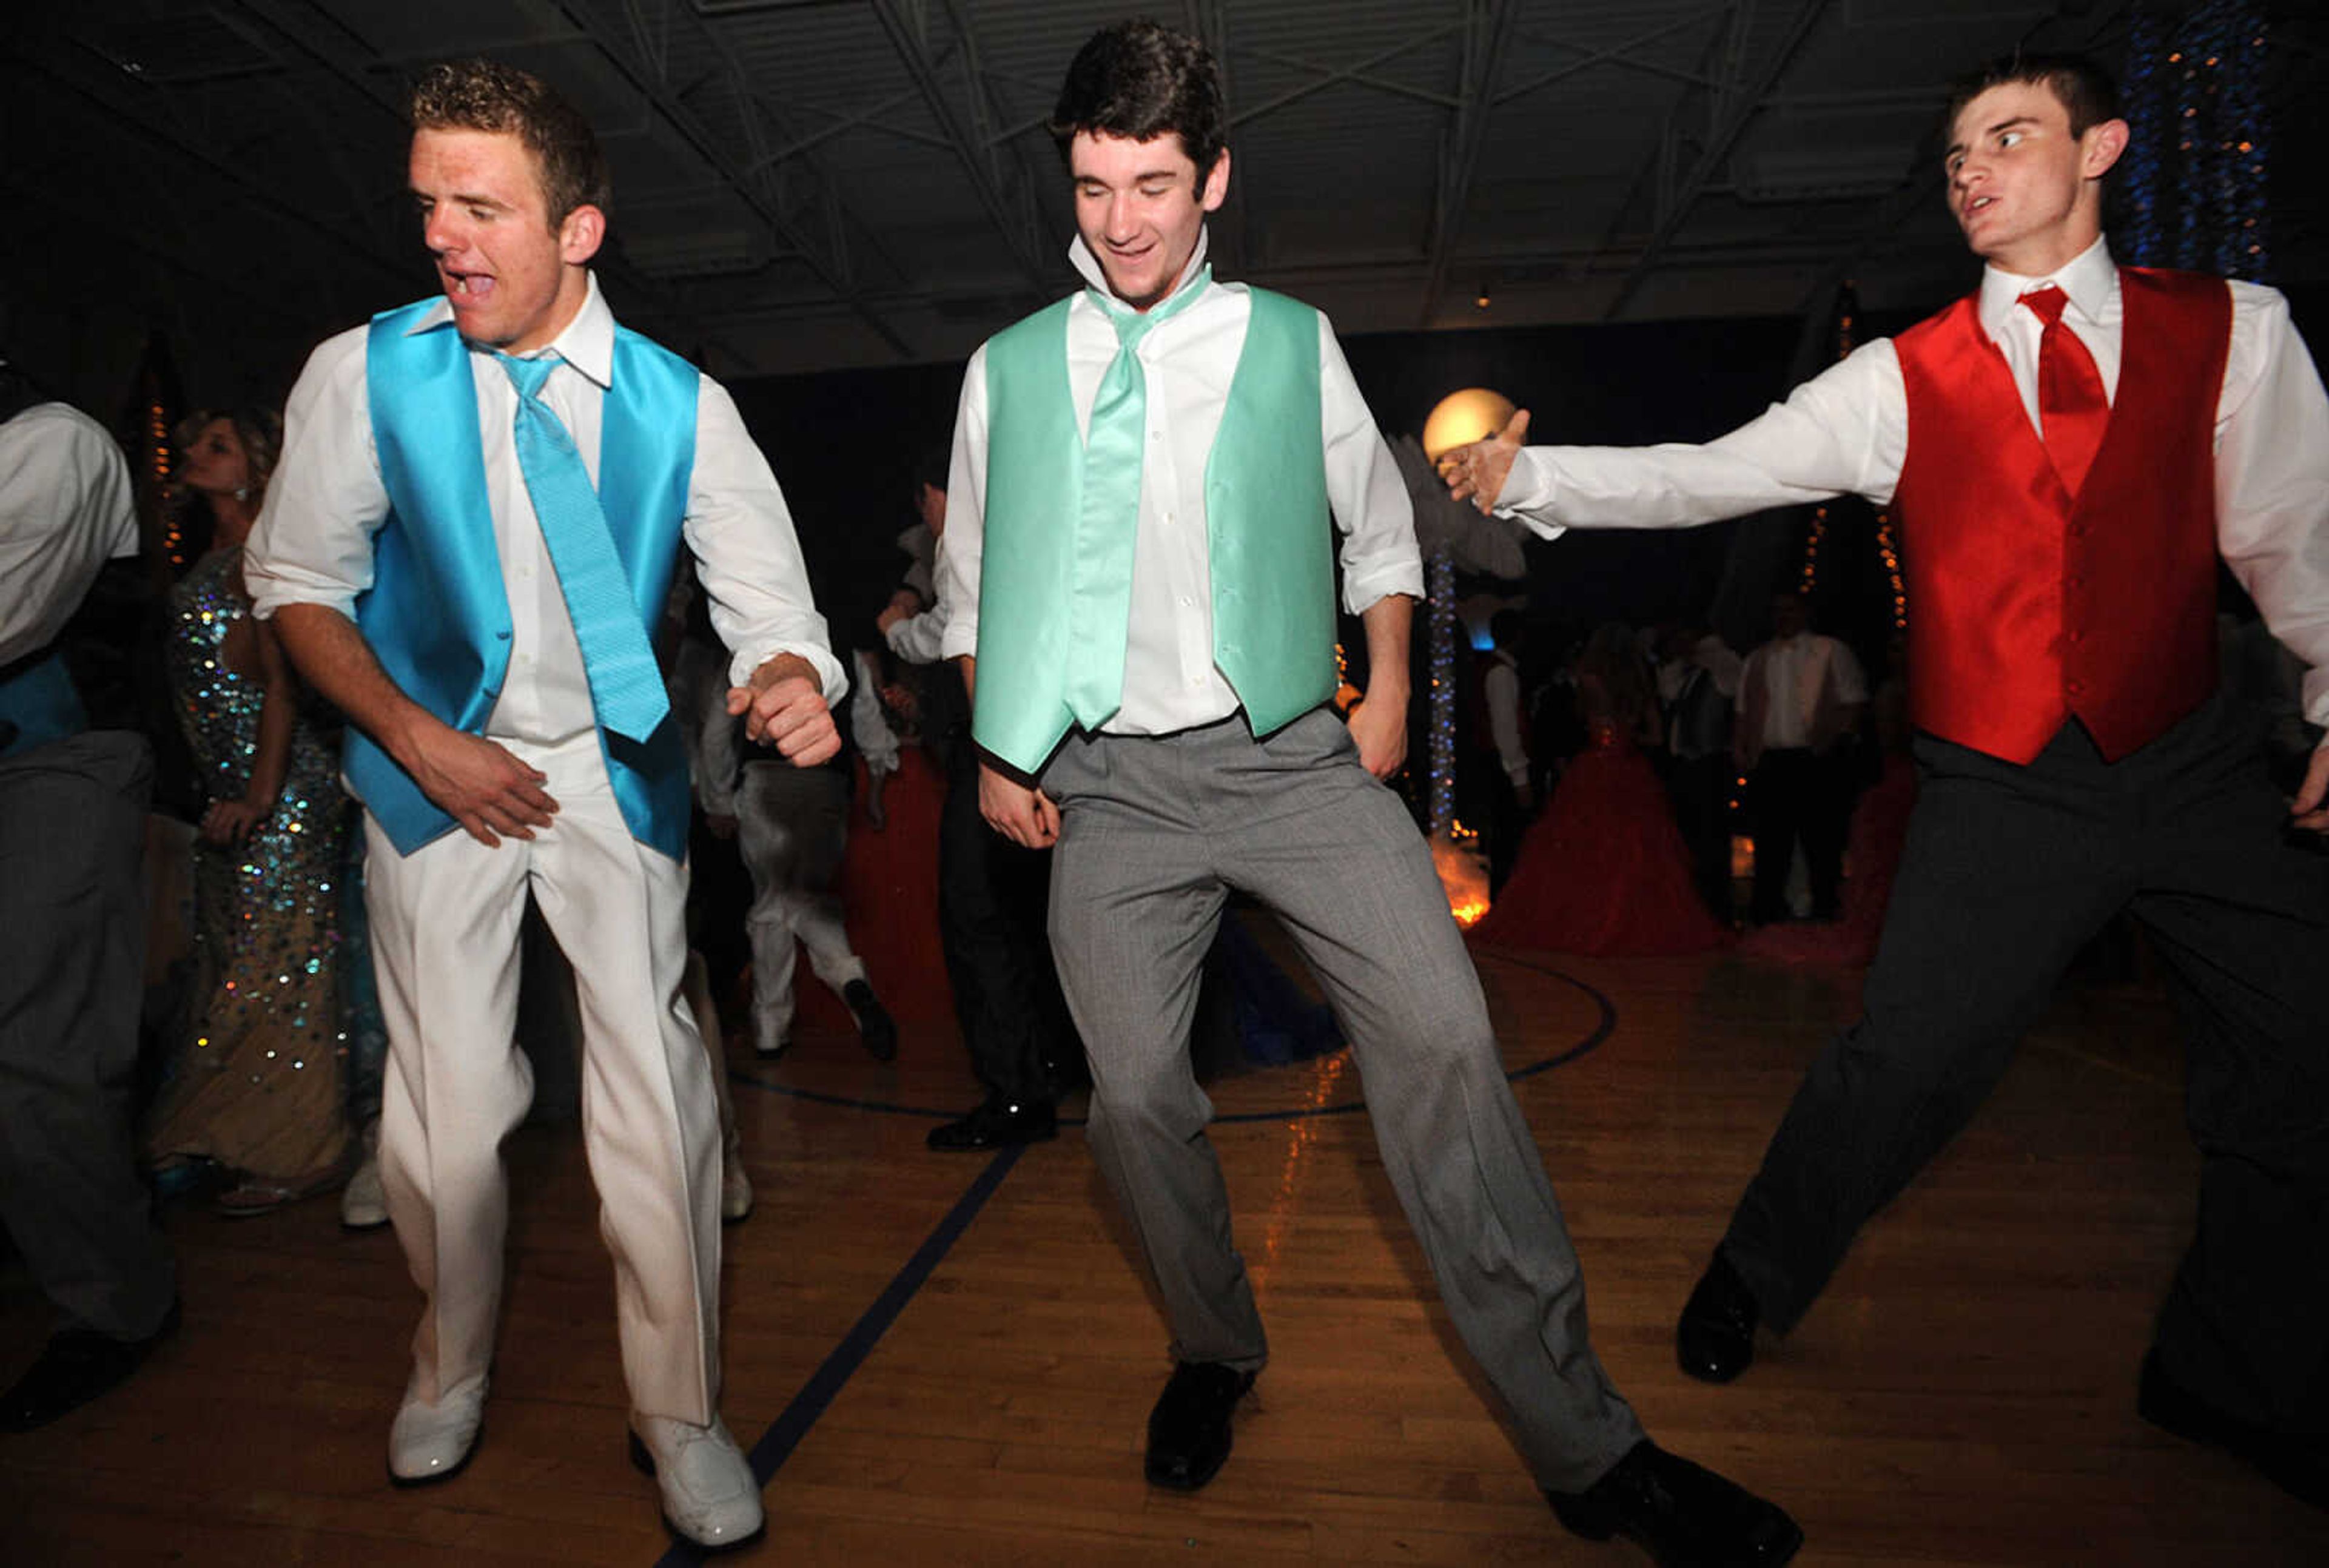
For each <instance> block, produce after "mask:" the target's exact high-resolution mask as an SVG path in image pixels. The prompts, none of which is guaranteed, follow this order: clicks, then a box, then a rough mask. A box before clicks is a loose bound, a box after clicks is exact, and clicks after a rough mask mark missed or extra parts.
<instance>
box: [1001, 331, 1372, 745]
mask: <svg viewBox="0 0 2329 1568" xmlns="http://www.w3.org/2000/svg"><path fill="white" fill-rule="evenodd" d="M1249 297H1250V298H1251V299H1252V301H1253V312H1252V317H1251V319H1250V321H1249V323H1248V325H1247V327H1246V334H1245V343H1244V345H1243V346H1242V348H1240V351H1239V354H1238V366H1237V373H1236V375H1235V376H1233V377H1232V378H1231V382H1230V393H1229V401H1228V402H1227V404H1226V405H1225V406H1224V407H1223V408H1222V410H1221V430H1220V431H1219V433H1218V434H1216V435H1215V436H1214V438H1213V449H1212V452H1211V453H1210V454H1208V456H1207V457H1206V459H1205V533H1206V541H1207V553H1208V555H1209V558H1210V561H1211V563H1212V564H1211V571H1212V600H1213V662H1214V664H1215V665H1216V666H1219V668H1220V669H1221V674H1222V675H1223V676H1224V677H1225V678H1226V679H1227V680H1228V681H1229V683H1230V686H1231V690H1233V691H1235V692H1236V693H1237V696H1238V701H1239V702H1240V704H1243V705H1244V708H1245V715H1246V722H1247V723H1249V725H1251V726H1252V729H1253V732H1254V733H1255V734H1257V735H1266V734H1268V733H1269V732H1271V731H1273V730H1276V729H1278V728H1279V727H1281V726H1283V725H1285V724H1287V723H1292V722H1293V721H1294V720H1296V719H1298V718H1300V717H1301V716H1302V715H1303V714H1304V713H1308V712H1309V711H1310V710H1311V709H1312V708H1315V707H1316V706H1317V705H1318V704H1321V703H1323V702H1325V701H1326V700H1327V699H1328V698H1329V697H1331V696H1333V695H1334V518H1333V515H1332V514H1331V513H1330V512H1329V511H1328V509H1327V504H1326V462H1325V438H1324V435H1323V433H1322V420H1321V416H1320V413H1319V406H1318V397H1319V387H1318V334H1319V330H1320V326H1319V320H1318V313H1317V312H1316V311H1315V310H1313V309H1311V308H1310V307H1308V306H1306V305H1304V304H1301V303H1300V302H1298V301H1297V300H1292V299H1288V298H1286V297H1285V296H1284V295H1281V294H1272V293H1269V292H1268V291H1267V290H1265V289H1260V288H1255V289H1250V290H1249ZM1072 303H1073V301H1072V299H1071V298H1070V299H1063V300H1061V302H1060V303H1059V304H1057V305H1054V306H1051V307H1049V308H1048V309H1044V310H1041V311H1038V312H1037V313H1036V314H1034V315H1033V316H1029V317H1027V319H1026V320H1024V321H1022V322H1020V323H1018V324H1017V325H1016V326H1010V327H1006V328H1004V330H1003V331H1002V332H1000V333H998V334H996V335H995V336H994V337H993V338H991V339H989V340H988V342H987V345H986V409H987V439H986V495H985V502H986V505H985V538H984V543H982V545H981V547H980V552H979V554H980V562H981V565H980V573H979V589H978V681H977V690H976V699H975V701H974V704H973V709H972V719H971V733H972V735H973V736H974V737H975V738H976V740H977V741H978V743H979V745H980V746H982V747H984V748H985V750H986V751H989V752H991V753H992V754H994V755H995V756H996V757H999V758H1001V759H1002V760H1004V761H1005V762H1008V763H1010V764H1011V765H1012V766H1013V767H1014V768H1017V769H1020V770H1023V772H1026V773H1029V774H1034V773H1037V772H1040V771H1041V770H1042V766H1043V764H1044V762H1045V761H1047V760H1049V759H1050V757H1051V752H1052V751H1054V750H1055V749H1057V747H1058V746H1059V743H1060V741H1061V739H1062V738H1064V737H1065V736H1066V734H1067V732H1068V731H1069V729H1070V726H1071V725H1072V724H1073V723H1074V721H1073V719H1072V718H1071V717H1070V714H1069V712H1068V705H1067V702H1066V700H1065V698H1064V696H1063V695H1062V694H1063V692H1064V691H1065V689H1066V685H1067V669H1068V665H1069V662H1070V660H1072V659H1074V658H1076V657H1077V656H1079V655H1078V650H1077V649H1075V648H1073V647H1069V646H1068V633H1067V615H1066V608H1067V603H1068V593H1069V583H1070V577H1071V571H1072V568H1073V556H1074V536H1075V520H1076V517H1077V515H1078V512H1079V506H1080V498H1081V496H1082V494H1083V462H1084V442H1083V436H1082V432H1081V431H1080V430H1079V429H1078V427H1077V424H1076V410H1075V401H1074V398H1073V395H1072V393H1071V392H1070V390H1069V386H1068V308H1069V307H1070V304H1072ZM1136 524H1137V519H1136V518H1135V517H1127V518H1126V519H1125V520H1124V526H1125V527H1127V529H1129V528H1132V527H1135V526H1136Z"/></svg>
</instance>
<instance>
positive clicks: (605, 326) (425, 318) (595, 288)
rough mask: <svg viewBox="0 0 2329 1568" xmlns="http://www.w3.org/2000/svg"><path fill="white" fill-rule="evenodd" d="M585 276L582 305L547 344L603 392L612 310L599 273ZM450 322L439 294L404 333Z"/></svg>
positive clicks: (609, 380) (448, 306)
mask: <svg viewBox="0 0 2329 1568" xmlns="http://www.w3.org/2000/svg"><path fill="white" fill-rule="evenodd" d="M584 277H585V281H586V282H587V283H588V285H589V292H588V293H586V294H585V295H584V296H583V298H582V308H581V309H580V310H578V311H576V312H575V313H574V319H573V320H571V321H570V322H568V323H567V324H566V330H565V331H563V332H561V333H560V334H559V335H557V337H555V338H554V339H552V341H551V343H550V345H549V346H550V347H551V348H552V349H555V350H556V351H557V352H558V355H559V357H560V358H561V359H563V360H564V361H565V362H566V363H567V364H570V365H572V366H573V367H574V368H575V369H576V370H579V371H580V372H581V373H583V375H584V376H586V377H588V378H589V380H590V381H591V382H593V383H596V384H597V385H598V387H599V390H600V391H601V392H603V391H605V390H606V389H607V388H608V387H610V386H612V385H613V384H614V383H615V313H614V312H613V311H612V310H610V309H608V307H607V299H606V297H605V296H604V295H602V294H600V293H599V275H598V274H597V273H596V272H590V273H586V274H585V275H584ZM452 324H453V302H452V301H451V300H449V299H447V298H443V297H442V296H439V297H438V300H437V302H436V303H435V304H434V305H431V306H430V307H429V308H428V309H427V310H424V311H422V312H421V313H420V320H418V321H416V322H414V323H413V324H412V325H411V326H410V327H408V328H406V329H405V335H406V336H407V337H410V336H412V335H414V334H416V333H422V332H433V331H435V330H436V329H437V328H438V327H440V326H451V325H452ZM537 352H539V351H537Z"/></svg>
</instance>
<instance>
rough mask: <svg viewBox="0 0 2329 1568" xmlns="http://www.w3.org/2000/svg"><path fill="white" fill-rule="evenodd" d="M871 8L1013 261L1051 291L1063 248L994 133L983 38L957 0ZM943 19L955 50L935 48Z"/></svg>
mask: <svg viewBox="0 0 2329 1568" xmlns="http://www.w3.org/2000/svg"><path fill="white" fill-rule="evenodd" d="M872 6H873V14H875V16H877V17H878V18H879V19H880V21H881V23H882V32H883V33H887V34H888V35H889V39H890V44H891V48H892V49H894V50H896V51H897V54H898V60H899V62H900V64H902V65H903V66H904V67H905V68H906V74H907V75H908V76H909V77H910V78H911V79H912V80H913V83H914V86H915V88H916V89H917V90H919V92H920V94H921V97H922V101H923V103H924V104H925V106H927V107H928V108H929V111H930V114H931V116H932V117H933V118H936V119H937V121H938V125H939V128H941V129H943V130H944V131H945V133H946V137H947V140H948V143H949V144H950V145H951V146H953V147H954V149H955V152H956V154H957V156H959V157H960V159H961V161H962V166H963V172H964V173H965V174H966V175H969V177H970V184H971V189H972V190H973V191H974V192H976V194H977V196H978V202H979V205H980V206H982V207H984V208H985V210H986V215H987V218H988V220H989V221H990V222H993V223H994V225H995V232H996V233H997V234H999V235H1000V236H1001V237H1002V240H1003V243H1004V248H1005V249H1006V250H1009V252H1010V253H1011V260H1013V262H1014V264H1015V265H1016V266H1017V267H1018V269H1019V270H1020V271H1021V272H1022V273H1023V274H1024V275H1025V277H1026V279H1027V280H1028V282H1029V283H1031V284H1032V285H1033V286H1034V288H1036V289H1037V290H1038V291H1044V290H1048V289H1050V288H1051V287H1052V286H1053V284H1054V283H1055V282H1056V281H1057V276H1056V275H1057V268H1056V267H1055V266H1054V265H1053V264H1052V263H1051V260H1050V259H1051V257H1054V256H1056V255H1057V253H1058V247H1057V245H1056V244H1055V243H1054V242H1053V241H1052V238H1051V235H1050V233H1049V232H1048V231H1046V230H1045V228H1044V225H1043V219H1042V212H1041V210H1040V209H1039V208H1038V207H1037V205H1036V203H1035V190H1034V181H1033V177H1032V175H1030V173H1029V172H1028V170H1027V168H1026V167H1025V165H1023V163H1021V162H1019V161H1018V159H1017V157H1016V156H1014V155H1013V154H1011V152H1010V151H1009V148H1008V144H1007V143H1006V142H1005V141H1004V140H1003V139H1001V138H998V137H996V135H995V106H994V104H993V103H992V101H990V99H988V97H987V89H986V83H985V77H984V75H983V74H982V73H981V71H980V70H979V63H978V40H977V37H976V34H975V33H973V32H972V30H971V27H970V24H969V22H968V21H967V20H966V18H965V17H964V16H963V14H962V10H961V7H960V6H959V5H957V4H956V0H935V3H933V0H872ZM941 16H942V17H943V18H944V20H945V23H946V26H947V31H948V33H949V34H950V47H949V48H947V49H943V50H941V49H939V48H938V47H937V46H936V41H935V40H934V39H933V37H932V25H931V24H932V23H933V21H935V20H937V19H938V18H939V17H941ZM949 63H951V64H952V65H953V66H954V67H955V69H954V70H953V71H948V65H949ZM949 89H951V90H949Z"/></svg>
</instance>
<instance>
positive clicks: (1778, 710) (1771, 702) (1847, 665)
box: [1740, 631, 1868, 751]
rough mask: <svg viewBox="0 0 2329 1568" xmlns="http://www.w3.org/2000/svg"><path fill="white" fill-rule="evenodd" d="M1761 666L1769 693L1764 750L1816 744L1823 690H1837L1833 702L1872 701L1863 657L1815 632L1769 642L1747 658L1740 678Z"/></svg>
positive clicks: (1847, 704) (1849, 704) (1856, 703)
mask: <svg viewBox="0 0 2329 1568" xmlns="http://www.w3.org/2000/svg"><path fill="white" fill-rule="evenodd" d="M1758 667H1759V668H1760V669H1761V671H1762V673H1763V682H1764V689H1765V691H1767V692H1768V694H1769V695H1768V698H1767V699H1766V701H1765V702H1764V704H1763V733H1762V735H1761V737H1760V739H1761V740H1762V742H1763V748H1764V750H1766V751H1785V750H1787V749H1788V748H1790V747H1800V746H1808V745H1810V744H1811V743H1812V732H1813V729H1814V728H1815V725H1816V724H1817V722H1818V718H1819V711H1820V696H1821V694H1822V693H1823V692H1833V694H1834V701H1835V702H1836V703H1837V704H1839V705H1841V706H1844V707H1858V706H1860V705H1861V704H1863V703H1865V702H1867V701H1868V677H1867V676H1866V675H1864V674H1862V671H1861V668H1860V661H1859V660H1858V659H1857V658H1855V657H1853V652H1852V650H1851V649H1850V648H1848V647H1844V646H1843V644H1842V643H1840V642H1838V641H1836V640H1835V638H1832V637H1822V636H1821V635H1820V634H1819V633H1817V632H1811V631H1806V632H1798V633H1796V635H1795V636H1794V637H1791V638H1773V639H1772V640H1771V641H1769V642H1767V643H1765V644H1764V645H1763V646H1762V647H1759V648H1757V649H1756V650H1755V651H1754V652H1753V653H1751V654H1749V655H1748V656H1747V662H1746V665H1745V666H1743V668H1742V671H1741V674H1740V680H1741V681H1742V682H1744V681H1746V680H1749V679H1751V678H1753V677H1752V672H1753V671H1754V670H1755V669H1757V668H1758ZM1831 683H1833V684H1832V685H1831Z"/></svg>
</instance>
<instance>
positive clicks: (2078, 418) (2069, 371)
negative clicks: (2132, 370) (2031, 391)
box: [2020, 283, 2110, 496]
mask: <svg viewBox="0 0 2329 1568" xmlns="http://www.w3.org/2000/svg"><path fill="white" fill-rule="evenodd" d="M2020 303H2021V304H2023V305H2026V306H2028V307H2030V309H2031V312H2032V314H2033V315H2034V316H2037V317H2038V319H2039V320H2041V321H2042V322H2044V323H2045V324H2046V331H2045V333H2044V335H2041V337H2040V338H2039V339H2038V420H2039V423H2040V425H2041V427H2042V430H2041V434H2042V435H2043V436H2044V437H2045V441H2046V453H2047V455H2048V456H2049V457H2051V458H2053V459H2054V472H2055V473H2057V474H2059V475H2060V476H2061V479H2062V487H2063V488H2064V489H2066V490H2068V491H2069V492H2070V494H2071V495H2072V496H2076V495H2077V494H2078V493H2079V486H2081V485H2083V484H2084V483H2086V478H2087V470H2088V469H2089V468H2093V467H2094V463H2095V453H2096V452H2097V451H2098V449H2100V448H2101V446H2102V444H2103V430H2104V429H2105V427H2107V425H2108V424H2109V423H2110V399H2109V398H2107V397H2106V396H2104V395H2103V378H2102V373H2101V372H2099V371H2098V370H2097V369H2095V356H2094V355H2093V354H2089V353H2088V352H2087V345H2085V344H2083V343H2080V342H2079V335H2078V334H2077V333H2075V332H2072V331H2071V330H2070V328H2069V327H2068V326H2064V325H2063V324H2062V307H2063V306H2065V305H2067V304H2069V303H2070V296H2069V295H2067V294H2065V293H2063V292H2062V291H2061V289H2060V288H2057V287H2055V286H2054V285H2053V284H2051V283H2049V284H2048V285H2046V287H2044V288H2033V289H2032V290H2031V291H2030V292H2029V293H2027V294H2025V295H2023V297H2022V298H2021V300H2020Z"/></svg>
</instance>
